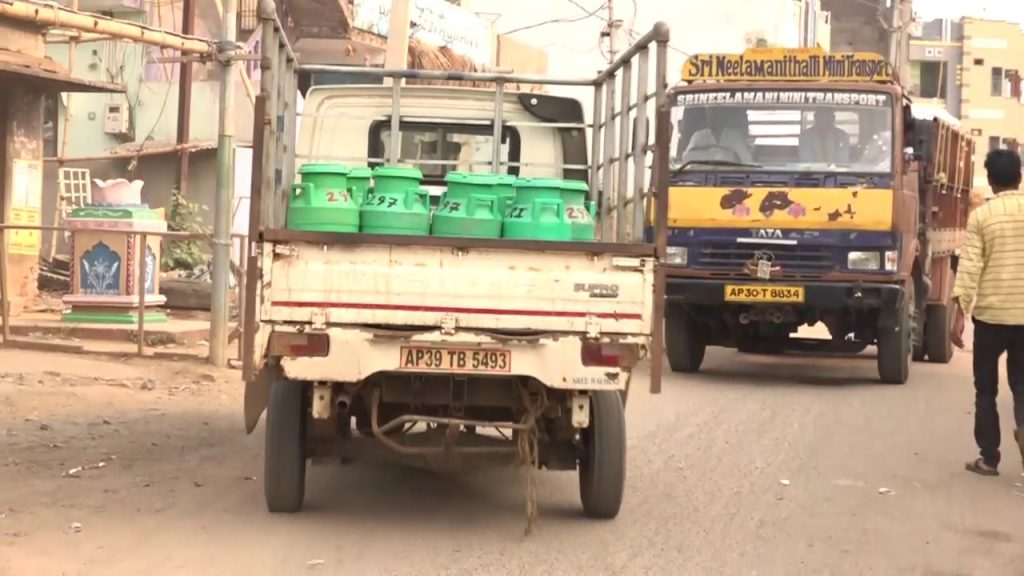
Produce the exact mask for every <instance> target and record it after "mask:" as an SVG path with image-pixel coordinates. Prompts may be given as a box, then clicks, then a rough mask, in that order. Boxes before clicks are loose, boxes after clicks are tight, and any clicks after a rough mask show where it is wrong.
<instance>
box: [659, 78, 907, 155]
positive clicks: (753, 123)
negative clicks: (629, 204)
mask: <svg viewBox="0 0 1024 576" xmlns="http://www.w3.org/2000/svg"><path fill="white" fill-rule="evenodd" d="M892 118H893V113H892V97H891V96H890V95H888V94H883V93H879V92H867V91H836V90H833V91H827V90H728V89H704V90H701V91H695V92H683V93H679V94H677V95H676V96H675V106H674V107H673V110H672V126H673V133H672V150H673V153H672V160H671V162H672V166H671V168H672V169H677V170H678V169H679V168H680V167H683V169H684V170H719V171H721V170H725V171H736V170H744V171H773V172H856V173H872V174H888V173H890V172H891V170H892V159H893V153H892V144H893V141H892ZM702 162H707V163H702Z"/></svg>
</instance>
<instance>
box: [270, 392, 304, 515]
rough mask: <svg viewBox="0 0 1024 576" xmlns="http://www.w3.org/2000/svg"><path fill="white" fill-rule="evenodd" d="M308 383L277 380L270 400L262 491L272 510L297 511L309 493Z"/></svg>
mask: <svg viewBox="0 0 1024 576" xmlns="http://www.w3.org/2000/svg"><path fill="white" fill-rule="evenodd" d="M305 400H306V385H305V384H304V383H302V382H293V381H290V380H286V379H283V378H282V379H279V380H276V381H275V382H274V383H273V384H272V385H271V388H270V401H269V402H268V403H267V426H266V447H265V452H264V457H263V458H264V459H263V494H264V497H265V499H266V501H267V510H269V511H270V512H298V511H299V510H301V509H302V501H303V499H304V498H305V495H306V401H305Z"/></svg>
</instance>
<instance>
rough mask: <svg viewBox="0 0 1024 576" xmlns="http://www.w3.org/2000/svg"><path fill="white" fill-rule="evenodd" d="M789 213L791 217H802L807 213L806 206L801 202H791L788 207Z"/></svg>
mask: <svg viewBox="0 0 1024 576" xmlns="http://www.w3.org/2000/svg"><path fill="white" fill-rule="evenodd" d="M787 212H789V215H790V216H792V217H793V218H802V217H804V216H806V215H807V208H805V207H804V205H803V204H793V205H792V206H790V207H789V210H787Z"/></svg>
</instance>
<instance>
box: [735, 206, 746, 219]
mask: <svg viewBox="0 0 1024 576" xmlns="http://www.w3.org/2000/svg"><path fill="white" fill-rule="evenodd" d="M732 215H733V216H738V217H740V218H745V217H747V216H750V207H749V206H747V205H746V204H737V205H736V206H735V207H734V208H733V209H732Z"/></svg>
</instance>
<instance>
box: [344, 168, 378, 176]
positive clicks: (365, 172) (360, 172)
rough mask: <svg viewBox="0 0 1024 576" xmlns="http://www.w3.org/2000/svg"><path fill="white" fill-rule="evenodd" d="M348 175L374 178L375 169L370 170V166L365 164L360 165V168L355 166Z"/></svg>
mask: <svg viewBox="0 0 1024 576" xmlns="http://www.w3.org/2000/svg"><path fill="white" fill-rule="evenodd" d="M348 177H349V178H373V170H370V169H369V168H367V167H365V166H359V167H358V168H353V169H352V171H351V172H349V174H348Z"/></svg>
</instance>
